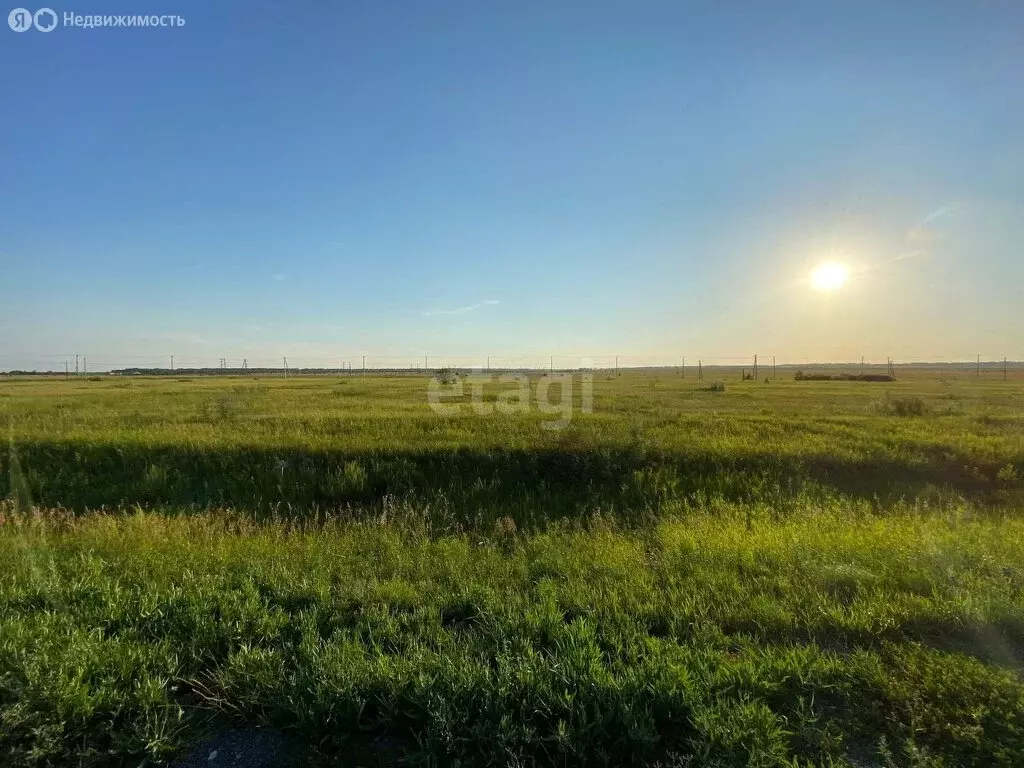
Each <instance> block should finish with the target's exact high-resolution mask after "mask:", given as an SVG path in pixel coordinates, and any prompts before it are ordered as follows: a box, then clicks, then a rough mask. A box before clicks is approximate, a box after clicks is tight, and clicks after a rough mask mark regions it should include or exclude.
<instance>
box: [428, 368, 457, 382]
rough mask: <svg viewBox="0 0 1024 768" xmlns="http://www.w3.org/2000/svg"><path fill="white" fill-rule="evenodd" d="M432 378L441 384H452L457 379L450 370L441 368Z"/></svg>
mask: <svg viewBox="0 0 1024 768" xmlns="http://www.w3.org/2000/svg"><path fill="white" fill-rule="evenodd" d="M434 378H435V379H437V380H438V381H439V382H441V383H442V384H454V383H455V382H456V381H457V380H458V378H459V377H458V375H457V374H456V373H455V372H454V371H453V370H452V369H451V368H442V369H440V370H439V371H438V372H437V373H435V374H434Z"/></svg>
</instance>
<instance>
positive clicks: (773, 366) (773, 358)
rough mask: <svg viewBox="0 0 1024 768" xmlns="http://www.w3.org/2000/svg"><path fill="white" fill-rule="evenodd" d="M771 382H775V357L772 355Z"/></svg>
mask: <svg viewBox="0 0 1024 768" xmlns="http://www.w3.org/2000/svg"><path fill="white" fill-rule="evenodd" d="M772 381H775V355H772Z"/></svg>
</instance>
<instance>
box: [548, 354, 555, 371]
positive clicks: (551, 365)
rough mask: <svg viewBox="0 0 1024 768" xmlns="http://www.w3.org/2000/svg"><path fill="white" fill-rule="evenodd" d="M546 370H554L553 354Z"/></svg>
mask: <svg viewBox="0 0 1024 768" xmlns="http://www.w3.org/2000/svg"><path fill="white" fill-rule="evenodd" d="M548 370H549V371H550V372H551V373H554V372H555V356H554V355H552V356H551V362H550V363H549V364H548Z"/></svg>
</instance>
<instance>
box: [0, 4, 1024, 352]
mask: <svg viewBox="0 0 1024 768" xmlns="http://www.w3.org/2000/svg"><path fill="white" fill-rule="evenodd" d="M55 2H56V0H55ZM52 7H53V8H54V10H55V11H57V13H58V15H60V16H63V13H64V12H65V11H72V12H74V13H76V14H93V13H96V14H116V13H132V14H134V13H156V14H167V13H174V14H179V15H181V16H182V17H183V18H184V19H185V22H186V23H185V26H183V27H180V28H156V29H76V28H68V27H58V28H57V29H55V30H54V31H53V32H50V33H42V32H39V31H36V30H29V31H27V32H24V33H16V32H13V31H11V30H10V29H8V28H6V27H0V71H2V72H3V73H4V80H5V83H4V100H3V108H2V113H0V114H2V120H0V139H2V146H3V152H2V153H0V280H2V299H0V368H3V369H10V368H14V367H38V368H45V367H51V368H63V365H64V360H65V357H66V356H68V355H71V356H73V355H74V353H76V352H78V353H81V354H87V355H89V356H90V361H91V362H90V367H91V368H100V367H111V366H120V365H133V364H137V365H161V364H166V361H167V356H168V355H169V354H171V353H173V354H175V355H176V362H177V363H178V364H179V365H192V364H202V363H205V364H216V360H217V359H218V358H220V357H222V356H223V357H226V358H228V361H229V364H232V365H236V364H239V362H240V360H241V358H242V356H247V357H248V358H249V361H250V364H257V363H261V362H271V361H280V358H281V357H282V356H284V355H287V356H288V357H289V362H290V363H291V364H292V365H307V364H308V365H318V364H319V365H326V364H330V365H336V364H337V363H338V361H340V360H343V359H348V360H354V361H356V365H358V364H359V359H360V356H361V355H362V354H364V353H366V354H368V355H370V360H371V364H372V363H373V362H374V361H376V363H377V364H384V363H385V362H387V361H390V362H393V363H395V364H405V363H413V362H416V361H420V360H422V356H423V354H424V353H427V354H430V355H432V356H433V360H432V362H433V361H439V360H445V361H446V362H454V363H456V364H467V365H468V364H472V363H473V362H475V361H477V360H478V359H479V358H481V357H483V356H484V355H492V356H494V357H495V359H496V360H497V359H501V358H502V356H511V355H521V356H537V357H538V358H540V359H543V360H547V356H548V355H549V354H555V355H558V356H559V357H560V358H562V359H566V360H569V359H572V358H579V357H591V358H594V359H597V360H607V359H608V356H611V355H615V354H619V355H622V356H624V359H631V360H634V361H640V360H644V361H655V360H664V361H674V360H677V359H678V358H679V356H681V355H687V356H688V358H690V359H693V360H695V359H696V358H697V357H699V356H702V357H704V358H705V359H708V358H712V357H717V358H727V357H736V358H740V357H747V356H749V355H752V354H754V353H760V354H762V355H773V354H775V355H777V356H778V357H779V359H780V361H781V360H784V359H785V360H804V359H821V360H842V359H859V358H860V356H861V355H866V356H868V358H869V359H883V360H884V358H885V357H887V356H892V357H894V358H896V359H898V360H906V359H912V358H936V359H946V358H960V359H963V358H973V356H974V354H975V353H980V354H982V355H983V356H985V357H991V358H996V357H998V358H1001V357H1002V356H1003V355H1008V356H1010V357H1011V359H1012V358H1024V293H1022V285H1024V3H1021V2H1019V0H987V1H985V0H948V1H943V0H921V2H908V1H906V0H901V1H900V2H893V1H892V0H885V1H884V2H878V1H875V0H870V1H869V0H857V1H856V2H821V0H814V1H813V2H785V1H783V0H779V1H778V2H738V1H734V2H706V3H686V2H681V1H680V0H670V1H666V2H661V1H658V2H654V1H652V0H621V1H618V2H604V1H601V0H586V1H585V2H583V1H581V2H575V1H573V2H569V1H568V0H553V1H550V0H549V1H546V2H535V1H534V0H526V2H522V1H520V2H504V1H502V0H498V1H496V2H480V1H479V0H460V1H458V2H450V1H448V0H416V1H405V0H396V1H395V2H381V0H366V1H365V2H364V1H360V2H352V1H351V0H345V1H344V2H327V1H326V0H324V1H323V2H311V1H309V0H301V1H298V2H265V1H263V0H249V1H247V2H234V1H233V0H232V1H228V0H224V1H222V2H216V3H214V2H209V1H208V0H205V1H204V2H180V1H178V0H162V1H160V0H145V2H140V1H139V0H131V1H126V2H101V1H100V0H81V2H80V3H78V4H76V5H74V6H70V7H69V6H60V5H56V6H52ZM824 261H838V262H842V263H844V264H846V265H847V266H848V267H849V270H850V272H849V278H848V280H847V281H846V283H845V285H843V286H842V287H841V288H840V289H838V290H835V291H832V292H824V291H819V290H816V289H815V288H814V287H813V285H812V284H811V281H810V280H809V278H808V275H809V274H810V272H811V270H812V269H813V268H814V267H815V265H817V264H819V263H821V262H824ZM72 359H73V358H72ZM566 364H568V363H566Z"/></svg>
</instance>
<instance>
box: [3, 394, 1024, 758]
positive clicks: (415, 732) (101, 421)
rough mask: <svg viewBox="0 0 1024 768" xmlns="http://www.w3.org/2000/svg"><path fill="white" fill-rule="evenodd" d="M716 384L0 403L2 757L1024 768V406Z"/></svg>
mask: <svg viewBox="0 0 1024 768" xmlns="http://www.w3.org/2000/svg"><path fill="white" fill-rule="evenodd" d="M901 378H902V377H901ZM703 387H704V384H700V385H698V383H697V382H696V381H692V380H690V379H687V380H685V381H684V380H681V379H680V378H679V377H678V376H673V375H671V374H662V375H657V376H651V375H648V376H642V375H625V376H623V377H621V378H611V377H606V376H598V377H597V381H596V382H595V397H594V413H593V414H592V415H580V414H577V415H576V417H575V418H574V419H573V421H572V423H571V425H570V426H569V427H568V428H567V429H565V430H561V431H549V430H545V429H542V428H541V425H540V422H541V420H542V419H543V418H545V417H544V416H543V414H538V413H536V412H534V413H528V414H521V415H516V416H500V415H493V416H488V417H481V416H477V415H475V414H473V413H472V411H471V410H469V408H468V406H467V407H466V408H465V409H464V412H463V413H460V414H459V415H456V416H452V417H438V416H436V415H434V414H433V413H432V412H431V411H430V410H429V408H428V407H427V402H426V386H425V382H424V380H422V379H419V380H417V379H414V378H397V377H396V378H392V379H371V378H366V379H362V378H354V379H347V380H345V379H340V380H339V379H335V378H293V379H288V380H285V379H266V378H265V379H262V380H258V381H254V380H244V379H235V380H229V379H212V378H211V379H193V380H186V381H174V380H166V379H133V380H118V379H104V380H101V381H98V382H92V381H88V382H86V381H78V380H72V381H60V380H45V381H39V380H6V381H0V418H3V419H5V420H6V427H7V430H8V445H9V448H8V450H6V451H4V452H3V453H2V454H0V456H2V459H0V461H2V466H0V470H2V473H0V477H2V480H0V482H2V483H5V484H6V485H5V486H4V487H3V488H2V490H3V493H4V495H6V496H8V497H9V500H8V501H7V502H5V503H4V504H3V506H2V508H0V514H2V519H3V522H2V523H0V562H3V564H4V567H3V569H2V570H0V763H4V764H12V765H44V764H74V765H77V764H92V765H101V764H102V765H107V764H121V763H127V764H143V763H145V764H152V763H160V762H164V761H167V760H169V759H171V758H173V756H174V755H175V754H177V753H178V750H180V749H181V748H182V747H186V746H188V745H189V744H192V743H195V742H196V741H197V740H198V739H199V738H200V737H201V736H202V735H203V734H205V733H207V732H210V731H215V730H218V729H221V728H224V727H228V726H230V725H231V724H232V723H241V722H252V723H260V724H270V725H273V726H275V727H277V728H279V729H281V730H282V731H283V732H284V733H285V734H287V735H288V736H289V738H290V739H291V740H292V751H293V753H294V754H295V756H296V760H297V761H298V762H299V763H302V764H304V763H306V762H309V761H314V762H324V763H336V764H338V765H351V764H363V765H374V764H394V763H401V764H410V765H421V764H423V765H463V766H468V765H474V766H475V765H535V764H536V765H559V766H562V765H602V764H604V765H632V764H646V765H651V766H654V765H662V766H672V765H675V766H684V765H692V766H696V765H720V766H742V765H763V766H774V765H797V764H799V765H830V764H831V765H838V766H843V765H847V766H885V765H900V766H903V765H906V766H961V765H979V766H982V765H985V766H987V765H1008V766H1009V765H1019V764H1021V763H1022V762H1024V679H1022V677H1021V669H1022V663H1024V591H1022V590H1024V521H1022V520H1021V519H1020V517H1021V515H1020V511H1021V509H1022V508H1024V502H1022V498H1024V497H1022V494H1024V487H1022V479H1021V478H1022V476H1024V415H1022V410H1024V409H1022V405H1024V386H1022V382H1020V381H1011V382H1009V383H1006V384H1003V383H1002V382H1001V381H988V380H985V379H983V380H982V381H980V382H979V381H974V380H971V379H967V378H961V379H958V380H953V379H950V380H946V381H943V380H940V379H938V378H927V377H924V376H922V377H916V378H912V379H911V380H909V381H902V380H901V381H900V382H897V383H894V384H879V383H870V384H868V383H860V382H793V381H785V382H784V381H778V382H776V383H772V384H764V383H753V382H747V383H740V382H739V381H736V382H731V381H730V382H728V383H727V386H726V390H725V391H724V392H713V391H704V389H703ZM495 391H496V389H495ZM489 392H490V394H494V391H489ZM577 395H578V393H577Z"/></svg>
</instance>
